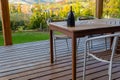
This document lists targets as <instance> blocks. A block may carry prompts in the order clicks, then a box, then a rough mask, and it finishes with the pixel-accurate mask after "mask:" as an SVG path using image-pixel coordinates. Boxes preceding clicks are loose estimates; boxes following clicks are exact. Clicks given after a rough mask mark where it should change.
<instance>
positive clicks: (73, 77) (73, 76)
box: [72, 36, 76, 80]
mask: <svg viewBox="0 0 120 80" xmlns="http://www.w3.org/2000/svg"><path fill="white" fill-rule="evenodd" d="M72 80H76V38H75V37H74V36H73V37H72Z"/></svg>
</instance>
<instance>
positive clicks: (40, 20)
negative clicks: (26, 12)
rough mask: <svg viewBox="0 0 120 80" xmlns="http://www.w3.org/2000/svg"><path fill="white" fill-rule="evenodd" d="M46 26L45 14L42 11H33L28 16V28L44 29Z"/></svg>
mask: <svg viewBox="0 0 120 80" xmlns="http://www.w3.org/2000/svg"><path fill="white" fill-rule="evenodd" d="M46 27H47V24H46V18H45V14H44V13H43V12H34V13H33V14H32V16H31V18H30V24H29V29H36V28H41V29H44V28H46Z"/></svg>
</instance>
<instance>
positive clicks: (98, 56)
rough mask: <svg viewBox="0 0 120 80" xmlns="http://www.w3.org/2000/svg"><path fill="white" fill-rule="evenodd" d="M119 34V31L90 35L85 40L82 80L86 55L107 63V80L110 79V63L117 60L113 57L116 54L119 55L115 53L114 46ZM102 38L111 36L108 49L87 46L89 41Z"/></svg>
mask: <svg viewBox="0 0 120 80" xmlns="http://www.w3.org/2000/svg"><path fill="white" fill-rule="evenodd" d="M119 36H120V33H116V34H109V35H102V36H97V37H92V38H88V39H87V40H86V42H85V49H84V50H85V51H84V65H83V80H86V77H85V75H86V62H87V57H90V56H91V57H93V58H95V59H96V60H99V61H102V62H106V63H109V69H108V75H109V80H112V65H113V63H118V62H119V61H118V58H115V57H116V56H118V55H119V54H116V47H117V43H118V38H119ZM104 38H113V42H112V46H111V48H110V49H107V50H106V49H105V50H99V51H93V50H90V48H89V47H90V46H89V45H88V44H89V42H90V41H92V40H99V39H104ZM103 55H106V56H103ZM119 63H120V62H119Z"/></svg>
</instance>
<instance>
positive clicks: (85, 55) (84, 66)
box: [83, 46, 87, 80]
mask: <svg viewBox="0 0 120 80" xmlns="http://www.w3.org/2000/svg"><path fill="white" fill-rule="evenodd" d="M86 58H87V46H86V49H85V53H84V64H83V80H85V74H86V62H87V59H86Z"/></svg>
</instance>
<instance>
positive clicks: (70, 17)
mask: <svg viewBox="0 0 120 80" xmlns="http://www.w3.org/2000/svg"><path fill="white" fill-rule="evenodd" d="M67 26H68V27H74V26H75V17H74V13H73V11H72V6H70V12H69V13H68V17H67Z"/></svg>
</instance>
